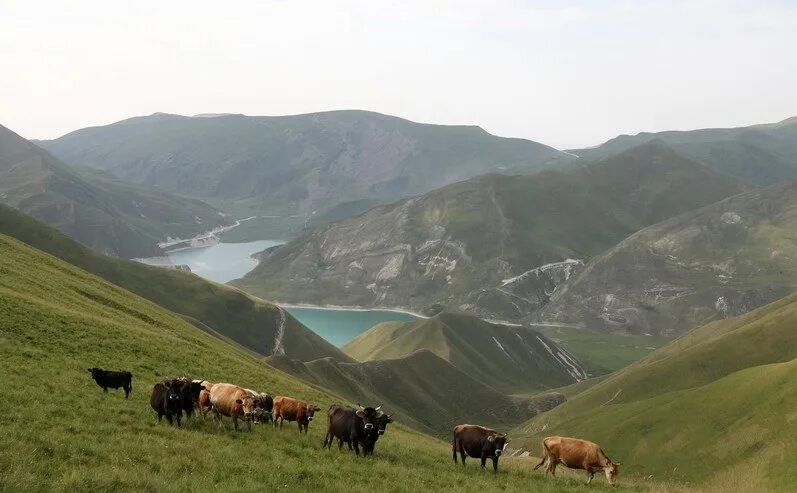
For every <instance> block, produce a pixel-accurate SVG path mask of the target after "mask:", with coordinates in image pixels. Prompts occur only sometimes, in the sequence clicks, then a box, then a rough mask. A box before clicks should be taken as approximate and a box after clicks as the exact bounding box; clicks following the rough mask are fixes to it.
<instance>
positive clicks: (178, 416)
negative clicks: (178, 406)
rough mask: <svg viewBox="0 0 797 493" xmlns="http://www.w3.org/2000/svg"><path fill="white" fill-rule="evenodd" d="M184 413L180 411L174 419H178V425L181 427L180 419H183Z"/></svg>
mask: <svg viewBox="0 0 797 493" xmlns="http://www.w3.org/2000/svg"><path fill="white" fill-rule="evenodd" d="M182 417H183V413H182V412H179V413H177V414H176V415H175V416H174V419H175V420H177V427H178V428H180V419H182Z"/></svg>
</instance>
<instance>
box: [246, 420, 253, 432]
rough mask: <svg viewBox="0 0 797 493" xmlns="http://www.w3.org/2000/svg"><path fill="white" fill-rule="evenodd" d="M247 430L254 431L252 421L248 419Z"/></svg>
mask: <svg viewBox="0 0 797 493" xmlns="http://www.w3.org/2000/svg"><path fill="white" fill-rule="evenodd" d="M246 429H247V430H249V431H252V420H251V419H247V420H246Z"/></svg>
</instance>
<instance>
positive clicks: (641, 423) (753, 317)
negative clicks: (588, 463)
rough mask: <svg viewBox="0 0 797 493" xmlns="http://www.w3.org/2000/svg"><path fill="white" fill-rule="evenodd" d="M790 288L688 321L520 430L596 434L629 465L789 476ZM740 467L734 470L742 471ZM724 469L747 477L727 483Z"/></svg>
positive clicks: (759, 479)
mask: <svg viewBox="0 0 797 493" xmlns="http://www.w3.org/2000/svg"><path fill="white" fill-rule="evenodd" d="M795 327H797V296H794V295H792V296H790V297H788V298H785V299H782V300H779V301H777V302H775V303H772V304H770V305H767V306H765V307H763V308H760V309H758V310H756V311H753V312H750V313H748V314H746V315H743V316H740V317H737V318H733V319H729V320H723V321H717V322H713V323H711V324H708V325H705V326H703V327H700V328H698V329H695V330H693V331H691V332H689V333H687V334H685V335H684V336H682V337H681V338H679V339H677V340H675V341H673V342H671V343H670V344H668V345H667V346H665V347H663V348H662V349H660V350H658V351H656V352H654V353H653V354H651V355H650V356H648V357H646V358H644V359H642V360H640V361H639V362H637V363H634V364H632V365H631V366H629V367H627V368H625V369H623V370H621V371H619V372H618V373H616V374H614V375H611V376H609V377H607V378H606V379H605V380H603V381H601V382H599V383H597V384H595V385H593V386H591V387H589V388H588V389H587V390H585V391H583V392H581V393H579V394H577V395H575V396H573V397H572V398H570V399H569V400H568V402H567V403H565V404H563V405H562V406H560V407H558V408H556V409H554V410H552V411H550V412H549V413H547V414H545V415H543V416H538V417H536V418H533V419H532V420H531V421H530V422H528V423H526V424H525V425H523V426H522V427H520V428H519V429H518V430H516V433H515V435H518V434H519V435H521V437H519V438H518V439H517V440H516V441H515V443H516V446H517V445H521V446H525V447H531V450H532V451H536V450H538V448H539V439H540V438H541V437H543V436H545V435H551V434H563V435H576V436H583V437H586V438H589V439H593V440H596V441H597V442H599V443H600V444H601V445H602V446H603V447H604V448H605V449H606V450H612V451H613V452H612V453H613V457H615V456H616V457H617V458H618V459H617V460H622V462H623V463H624V466H623V467H625V468H626V470H628V472H629V473H632V474H639V475H645V476H648V475H652V476H653V477H654V478H657V479H659V480H679V481H680V480H688V481H705V480H706V479H707V478H708V477H710V476H709V475H708V474H707V468H710V470H711V471H712V472H713V473H714V475H715V477H716V478H718V479H719V480H720V481H724V483H726V488H727V489H726V491H792V490H793V489H794V485H795V484H797V469H795V467H794V464H795V463H797V462H795V459H797V445H795V442H794V440H792V438H791V437H793V436H794V434H795V433H797V419H795V416H797V380H795V378H794V374H795V371H797V337H795ZM740 476H741V477H740ZM731 479H739V480H740V481H742V480H744V481H747V483H746V484H732V481H730V480H731Z"/></svg>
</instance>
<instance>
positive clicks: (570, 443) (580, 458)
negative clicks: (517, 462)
mask: <svg viewBox="0 0 797 493" xmlns="http://www.w3.org/2000/svg"><path fill="white" fill-rule="evenodd" d="M546 463H547V464H546ZM543 464H546V466H545V474H546V475H548V473H549V472H550V473H551V475H553V476H556V466H557V465H558V464H564V465H565V467H569V468H570V469H584V470H585V471H587V484H590V483H591V482H592V478H593V477H594V476H595V473H596V472H597V471H600V470H603V472H604V473H605V474H606V480H607V481H608V482H609V484H610V485H612V486H614V485H615V484H616V482H617V476H618V475H619V474H620V469H619V467H618V466H619V465H620V464H619V463H614V462H612V461H611V459H609V458H608V457H607V456H606V454H605V453H603V450H601V448H600V447H599V446H598V444H597V443H593V442H588V441H587V440H581V439H579V438H567V437H548V438H546V439H544V440H543V441H542V460H541V461H540V463H539V464H537V465H536V466H534V469H535V470H537V469H538V468H539V467H540V466H541V465H543Z"/></svg>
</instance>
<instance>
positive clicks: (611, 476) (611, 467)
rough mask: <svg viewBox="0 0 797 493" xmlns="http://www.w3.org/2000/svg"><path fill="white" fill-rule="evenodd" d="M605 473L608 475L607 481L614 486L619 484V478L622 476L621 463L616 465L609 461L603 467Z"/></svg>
mask: <svg viewBox="0 0 797 493" xmlns="http://www.w3.org/2000/svg"><path fill="white" fill-rule="evenodd" d="M603 472H604V473H605V474H606V481H608V482H609V484H610V485H612V486H614V485H615V484H617V476H619V475H620V463H619V462H618V463H617V464H615V463H614V462H612V461H608V464H606V465H605V466H604V467H603Z"/></svg>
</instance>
